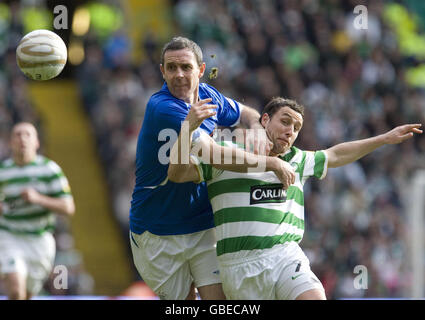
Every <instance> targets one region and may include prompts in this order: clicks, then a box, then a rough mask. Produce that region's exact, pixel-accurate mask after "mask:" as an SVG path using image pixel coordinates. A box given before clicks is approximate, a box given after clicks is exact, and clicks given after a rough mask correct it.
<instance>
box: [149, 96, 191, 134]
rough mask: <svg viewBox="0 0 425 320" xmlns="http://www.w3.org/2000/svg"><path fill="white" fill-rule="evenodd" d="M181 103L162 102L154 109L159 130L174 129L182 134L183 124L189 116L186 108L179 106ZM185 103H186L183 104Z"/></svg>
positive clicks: (173, 101)
mask: <svg viewBox="0 0 425 320" xmlns="http://www.w3.org/2000/svg"><path fill="white" fill-rule="evenodd" d="M179 103H180V102H179V101H176V100H172V99H166V100H162V101H160V102H159V103H158V104H156V106H155V107H154V108H155V109H154V114H155V116H154V117H153V119H154V121H155V123H156V126H157V128H158V129H160V130H161V129H173V130H176V132H177V133H178V132H180V128H181V125H182V122H183V121H184V119H185V118H186V116H187V111H186V112H185V109H186V107H185V106H183V105H179ZM181 103H184V102H181Z"/></svg>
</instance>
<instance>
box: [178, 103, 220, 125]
mask: <svg viewBox="0 0 425 320" xmlns="http://www.w3.org/2000/svg"><path fill="white" fill-rule="evenodd" d="M211 101H212V99H211V98H208V99H204V100H199V101H198V102H196V103H194V104H192V105H191V107H190V110H189V113H188V114H187V116H186V119H185V120H186V121H189V130H190V132H192V131H194V130H196V128H198V127H199V126H200V125H201V123H202V122H203V121H204V120H205V119H207V118H209V117H212V116H214V115H215V114H216V113H217V112H216V111H213V110H211V109H217V106H216V105H214V104H208V102H211Z"/></svg>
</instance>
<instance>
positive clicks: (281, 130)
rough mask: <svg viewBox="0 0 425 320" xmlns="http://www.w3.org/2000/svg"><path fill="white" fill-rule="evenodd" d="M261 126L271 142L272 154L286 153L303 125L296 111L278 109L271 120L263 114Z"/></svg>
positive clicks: (287, 108)
mask: <svg viewBox="0 0 425 320" xmlns="http://www.w3.org/2000/svg"><path fill="white" fill-rule="evenodd" d="M261 124H262V125H263V127H264V128H265V129H266V132H267V135H268V137H269V139H270V140H271V141H272V142H273V149H272V153H273V154H282V153H284V152H286V151H287V150H288V149H289V148H290V147H291V146H292V145H293V144H294V142H295V140H296V139H297V137H298V133H299V132H300V130H301V128H302V125H303V117H302V115H301V114H300V113H298V112H297V111H295V110H293V109H291V108H289V107H283V108H280V109H279V110H278V111H277V112H276V113H275V114H274V115H273V116H272V118H270V117H269V115H268V114H267V113H265V114H263V116H262V118H261Z"/></svg>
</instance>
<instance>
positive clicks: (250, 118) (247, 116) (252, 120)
mask: <svg viewBox="0 0 425 320" xmlns="http://www.w3.org/2000/svg"><path fill="white" fill-rule="evenodd" d="M259 119H260V113H259V112H258V111H257V110H255V109H254V108H252V107H249V106H247V105H242V113H241V120H240V123H241V124H242V125H243V126H245V127H247V128H250V129H255V128H262V126H261V124H260V122H259Z"/></svg>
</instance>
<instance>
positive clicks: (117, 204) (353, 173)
mask: <svg viewBox="0 0 425 320" xmlns="http://www.w3.org/2000/svg"><path fill="white" fill-rule="evenodd" d="M387 3H388V2H384V1H379V0H378V1H370V2H364V4H365V5H366V6H367V9H368V28H367V29H365V30H363V29H360V30H359V29H356V28H355V26H354V24H353V21H354V19H355V17H356V14H354V12H353V9H354V7H355V6H356V5H357V4H359V1H336V0H327V1H320V2H319V1H313V0H302V1H301V0H281V1H254V0H250V1H230V0H220V1H196V0H181V1H174V2H172V5H173V9H172V10H173V16H174V17H175V25H176V32H175V33H176V35H177V34H181V35H185V36H187V37H189V38H191V39H193V40H195V41H196V42H198V43H199V44H200V46H201V48H202V49H203V53H204V61H206V64H207V71H206V75H205V76H204V78H203V80H204V81H205V82H208V83H210V84H211V85H213V86H214V87H216V88H217V89H219V90H221V91H222V92H223V93H224V94H226V95H228V96H230V97H232V98H235V99H237V100H240V101H242V102H244V103H245V104H247V105H250V106H252V107H255V108H257V109H258V110H259V111H260V110H261V108H262V107H263V106H264V105H265V103H266V102H267V101H268V100H269V99H270V98H271V97H273V96H284V97H289V98H292V99H296V100H297V101H299V102H301V103H303V104H304V105H305V107H306V109H307V112H306V116H305V124H304V128H303V130H302V132H301V134H300V136H299V138H298V141H297V142H296V145H297V146H298V147H299V148H304V149H307V150H318V149H323V148H327V147H330V146H332V145H334V144H337V143H339V142H343V141H348V140H354V139H360V138H366V137H369V136H373V135H377V134H380V133H383V132H385V131H387V130H390V129H392V128H393V127H395V126H397V125H400V124H404V123H417V122H421V123H425V121H424V120H425V93H424V91H423V90H422V89H415V88H410V87H409V86H408V85H407V84H406V82H405V81H404V72H405V68H406V66H408V65H409V64H408V63H407V62H408V59H409V57H404V56H403V55H402V54H401V53H400V52H399V49H398V45H397V39H396V37H395V33H394V31H393V30H392V29H390V28H389V26H388V25H387V24H386V23H385V21H384V19H383V10H384V8H385V5H386V4H387ZM123 37H124V38H123ZM132 45H133V46H141V47H142V49H143V51H144V53H145V57H144V59H143V61H142V62H141V63H140V64H137V65H135V64H132V63H131V59H130V51H131V46H132ZM162 45H163V42H161V41H160V40H158V38H156V37H155V33H154V32H148V33H147V34H146V36H145V38H143V39H142V41H141V42H140V43H133V44H130V41H128V39H127V40H125V36H123V34H122V33H121V34H116V35H115V36H113V37H111V38H110V39H109V40H108V41H107V42H106V43H103V44H99V43H98V42H97V40H96V39H95V38H89V40H88V41H87V59H86V60H85V62H84V63H83V64H82V66H81V68H80V69H79V73H78V75H79V76H78V78H79V81H80V84H81V89H82V92H83V96H84V99H85V105H86V107H87V110H88V112H89V114H90V115H91V118H92V121H93V124H94V127H95V129H96V130H95V131H96V133H97V137H98V145H99V150H100V153H101V155H102V159H103V161H104V164H105V170H106V172H107V175H108V179H109V185H110V190H111V197H112V199H113V203H114V208H115V213H116V215H117V219H118V221H120V223H121V225H122V227H123V232H124V234H126V232H127V231H128V210H129V205H130V199H131V193H132V189H133V186H134V160H135V152H136V142H137V135H138V132H139V130H140V126H141V124H142V121H143V113H144V108H145V107H146V103H147V100H148V99H149V97H150V96H151V94H152V93H154V92H156V91H157V90H159V88H160V87H161V85H162V83H163V80H162V77H161V75H160V73H159V67H158V65H159V56H160V50H161V47H162ZM213 67H215V68H218V77H217V78H213V77H212V78H209V77H208V74H209V72H210V71H211V69H212V68H213ZM424 167H425V139H424V137H415V138H414V139H411V140H409V141H408V142H405V143H403V144H401V145H397V146H385V147H383V148H381V149H379V150H378V151H376V152H374V153H373V154H371V155H368V156H367V157H365V158H364V159H362V160H360V161H358V162H356V163H353V164H350V165H348V166H345V167H343V168H338V169H331V170H329V172H328V175H327V178H325V179H324V180H323V181H317V180H314V179H311V180H310V181H309V182H308V183H307V185H306V192H305V194H306V201H305V202H306V213H305V216H306V228H305V230H306V233H305V236H304V239H303V241H302V243H301V246H302V248H303V249H304V250H305V252H306V254H307V255H308V257H309V258H310V261H311V265H312V269H313V271H314V272H315V273H316V274H317V275H318V277H319V278H320V279H321V280H322V282H323V284H324V286H325V289H326V292H327V295H328V298H341V297H402V296H405V295H408V294H409V292H408V291H407V290H408V289H407V288H408V287H409V286H410V285H411V281H412V279H411V278H410V276H409V274H410V272H409V268H410V266H409V264H408V258H409V250H408V242H407V241H408V234H409V229H408V228H409V226H408V202H409V201H411V199H409V187H410V181H411V178H412V176H414V175H415V172H416V170H418V169H420V168H424ZM356 266H364V267H365V268H366V270H367V274H368V277H367V278H368V279H367V290H362V289H356V288H355V287H354V285H353V282H354V281H355V278H356V276H357V275H358V273H359V272H358V271H356V270H358V269H357V268H356ZM364 285H366V284H365V283H363V286H364ZM363 288H365V287H363Z"/></svg>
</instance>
